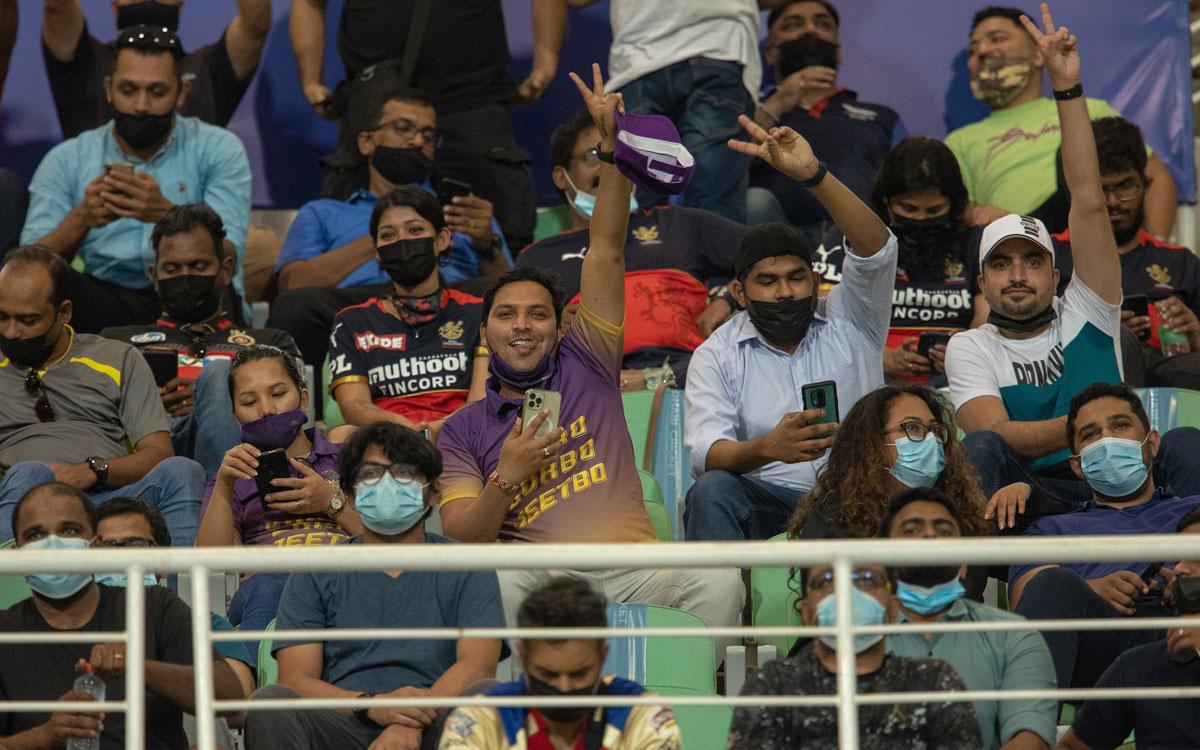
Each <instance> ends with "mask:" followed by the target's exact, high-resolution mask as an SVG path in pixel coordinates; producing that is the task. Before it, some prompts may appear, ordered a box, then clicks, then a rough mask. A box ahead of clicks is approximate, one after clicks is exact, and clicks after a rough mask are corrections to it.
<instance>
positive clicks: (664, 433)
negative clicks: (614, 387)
mask: <svg viewBox="0 0 1200 750" xmlns="http://www.w3.org/2000/svg"><path fill="white" fill-rule="evenodd" d="M621 402H622V405H623V406H624V411H625V422H626V424H628V426H629V437H630V438H631V439H632V441H633V454H634V459H635V460H636V461H637V465H638V467H639V468H643V467H646V462H645V456H646V448H647V443H648V442H649V435H650V418H651V415H652V412H653V409H654V391H632V392H630V393H624V394H621ZM683 430H684V424H683V391H682V390H680V389H678V388H667V389H666V390H664V391H663V399H662V404H661V405H660V406H659V413H658V421H657V423H656V429H655V431H654V441H653V445H652V446H650V461H649V466H648V467H646V468H647V469H648V470H649V471H650V473H652V474H653V475H654V478H655V480H657V481H658V486H659V489H660V490H661V492H662V498H663V506H664V507H665V508H666V509H667V516H668V518H670V520H671V528H672V530H673V536H674V538H675V539H682V538H683V518H682V516H683V510H682V499H683V496H684V495H686V494H687V491H688V488H689V487H691V486H692V475H691V466H690V464H689V462H688V454H687V448H686V447H685V446H684V444H683Z"/></svg>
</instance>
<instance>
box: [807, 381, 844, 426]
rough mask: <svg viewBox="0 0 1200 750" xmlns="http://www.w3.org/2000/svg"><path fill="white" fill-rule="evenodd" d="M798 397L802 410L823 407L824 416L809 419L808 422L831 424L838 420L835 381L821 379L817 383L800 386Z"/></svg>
mask: <svg viewBox="0 0 1200 750" xmlns="http://www.w3.org/2000/svg"><path fill="white" fill-rule="evenodd" d="M800 399H801V401H802V402H803V404H804V410H805V411H808V410H809V409H824V410H825V416H823V417H820V418H819V419H812V420H809V422H808V423H809V424H832V423H833V422H836V421H838V400H837V383H835V382H834V381H832V380H822V381H821V382H819V383H809V384H808V385H805V386H803V387H801V388H800Z"/></svg>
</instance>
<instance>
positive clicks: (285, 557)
mask: <svg viewBox="0 0 1200 750" xmlns="http://www.w3.org/2000/svg"><path fill="white" fill-rule="evenodd" d="M1147 559H1153V560H1156V561H1157V560H1165V561H1168V562H1173V561H1177V560H1185V559H1192V560H1195V559H1200V535H1195V534H1192V535H1189V534H1174V535H1162V536H1123V537H1072V538H1069V539H1068V538H1054V537H1030V538H1023V537H1018V538H1008V539H953V540H922V541H920V542H919V543H914V542H912V541H907V540H905V541H898V540H838V541H812V542H809V541H805V542H794V543H781V542H744V543H694V542H689V543H676V544H657V545H656V544H635V545H616V544H602V545H601V544H569V545H562V544H547V545H524V544H522V545H516V544H513V545H499V546H498V545H495V544H460V545H440V544H439V545H420V546H410V545H347V546H344V547H342V546H339V547H336V548H322V549H314V548H289V547H279V548H276V547H236V548H212V547H210V548H196V549H184V548H179V549H145V548H141V549H91V550H86V551H79V552H76V551H67V552H64V551H59V550H54V551H44V550H29V551H25V550H10V551H5V552H4V553H2V554H0V573H9V574H13V573H15V574H24V573H40V572H63V573H67V572H95V571H109V570H112V571H116V570H122V569H124V570H125V571H126V575H127V577H128V580H130V581H140V580H142V576H143V574H144V573H145V572H146V571H154V572H160V573H162V572H169V573H187V574H190V576H191V607H192V630H193V661H194V670H195V691H196V712H195V713H196V719H197V722H196V726H197V747H198V748H199V750H214V748H215V744H214V742H215V737H214V734H213V726H214V722H213V716H214V714H215V713H216V712H220V711H246V710H272V709H284V708H289V709H295V708H310V709H318V708H351V707H360V706H364V705H367V704H368V702H369V704H370V705H371V706H375V707H400V706H423V707H437V708H444V707H449V706H462V705H477V706H522V705H529V704H530V702H531V699H530V698H529V697H528V696H511V697H498V696H470V697H428V698H388V699H381V698H373V699H370V700H369V701H368V700H367V699H304V700H253V701H251V700H237V701H227V700H215V699H214V696H213V675H212V664H213V662H212V643H213V642H214V641H236V640H252V639H262V638H273V639H276V640H289V639H305V638H308V639H314V638H319V639H322V640H359V639H364V638H369V639H374V640H380V639H399V638H431V639H449V638H462V637H492V638H502V637H503V638H514V637H517V638H519V637H529V636H539V637H577V638H578V637H588V638H592V637H594V638H603V637H609V636H617V637H641V636H645V637H682V636H686V637H696V635H697V631H696V630H695V629H693V628H617V629H613V628H587V629H528V628H526V629H521V628H439V629H422V628H416V629H413V628H408V629H392V630H373V629H371V630H361V629H359V630H352V629H330V630H275V631H243V632H234V633H213V632H212V631H211V628H210V620H209V611H210V609H211V607H210V590H209V573H212V572H236V571H242V570H254V571H262V572H294V571H308V570H325V571H355V570H381V569H385V568H387V569H391V568H396V569H403V570H406V571H436V570H501V569H505V570H515V569H525V568H532V569H548V570H554V569H561V568H582V569H587V568H652V567H653V568H663V567H687V568H731V567H740V568H749V567H797V566H813V565H831V566H832V568H833V571H834V577H835V581H836V588H835V595H836V596H837V604H838V606H837V622H836V625H835V627H831V628H819V627H795V628H793V627H758V628H755V627H728V628H707V629H705V630H704V631H703V633H704V635H705V636H706V637H741V636H750V635H761V636H767V635H806V636H814V635H825V634H830V633H833V634H836V636H837V639H838V646H839V648H838V651H837V660H838V676H837V693H836V694H834V695H808V696H796V695H791V696H787V695H783V696H780V695H776V696H716V695H714V696H636V697H630V696H604V697H600V696H590V697H561V698H551V699H547V698H544V697H540V696H539V697H538V698H537V699H536V700H537V703H538V704H540V705H546V706H551V705H562V706H582V705H589V706H595V705H605V706H607V705H620V706H627V705H641V704H645V705H650V704H661V703H668V704H670V705H676V706H691V705H725V706H750V705H752V706H835V707H836V708H837V710H838V732H839V746H840V747H842V748H844V749H846V750H854V749H855V748H857V747H858V706H859V705H872V704H888V703H896V702H909V703H918V702H925V701H943V702H944V701H952V702H958V701H997V700H1045V699H1054V700H1086V699H1092V698H1121V697H1138V698H1143V699H1151V698H1160V699H1165V698H1175V699H1178V698H1200V687H1196V688H1130V689H1121V690H1107V689H1095V688H1092V689H1071V690H1013V691H996V690H978V691H970V690H968V691H959V692H954V693H871V694H862V695H860V694H858V693H857V679H856V676H855V670H854V659H855V654H854V650H853V639H854V635H855V634H856V633H896V632H922V633H926V632H933V631H936V632H949V631H956V630H960V631H969V630H1031V629H1034V630H1101V629H1130V630H1134V629H1136V630H1143V629H1154V628H1165V627H1180V626H1185V625H1186V626H1191V627H1200V616H1195V617H1188V618H1179V619H1175V618H1157V619H1150V618H1120V619H1112V620H1039V621H1037V622H1035V623H1026V622H1007V621H1001V622H986V623H985V622H962V623H958V622H953V623H951V622H943V623H905V624H891V625H877V626H862V627H859V626H854V625H852V622H851V613H850V610H851V607H850V602H851V587H850V585H849V582H850V574H851V571H852V570H853V567H854V565H855V564H863V563H870V564H878V565H888V566H891V565H901V564H903V565H913V564H929V565H947V564H953V565H958V564H962V563H969V564H990V565H1000V564H1003V565H1007V564H1011V563H1014V562H1025V561H1028V562H1044V561H1053V562H1055V563H1078V562H1101V561H1114V562H1128V561H1138V560H1147ZM125 597H126V618H125V628H126V629H125V630H124V631H123V632H114V633H97V632H94V631H93V632H86V633H84V632H62V633H30V634H21V633H3V634H0V644H3V643H16V642H19V643H34V642H56V643H81V642H86V643H100V642H106V641H124V642H125V644H126V659H125V661H126V670H125V680H126V693H125V694H126V700H125V701H107V702H104V703H73V704H72V705H71V710H72V711H85V710H86V711H124V712H126V713H127V715H128V718H127V721H126V737H125V747H126V748H127V749H128V750H140V748H142V747H143V746H144V738H143V735H144V731H145V727H144V724H145V721H144V718H145V705H144V700H143V696H144V685H145V681H144V679H145V678H144V670H143V666H144V661H145V641H144V627H143V624H142V619H143V616H144V611H145V590H144V589H143V588H142V587H141V586H133V587H130V588H128V589H127V590H126V592H125ZM59 708H61V704H59V703H57V702H55V701H0V711H20V712H46V713H49V712H53V711H55V710H58V709H59Z"/></svg>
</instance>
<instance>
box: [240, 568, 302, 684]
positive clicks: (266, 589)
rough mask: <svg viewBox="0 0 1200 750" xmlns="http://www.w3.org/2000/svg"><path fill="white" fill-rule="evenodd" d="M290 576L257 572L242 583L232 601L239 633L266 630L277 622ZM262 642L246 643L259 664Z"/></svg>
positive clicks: (252, 658)
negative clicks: (271, 623) (259, 647)
mask: <svg viewBox="0 0 1200 750" xmlns="http://www.w3.org/2000/svg"><path fill="white" fill-rule="evenodd" d="M288 575H289V574H287V573H255V574H254V575H252V576H250V577H249V578H247V579H245V580H244V581H242V582H241V583H239V584H238V589H237V591H235V592H233V598H231V599H230V600H229V622H231V623H232V624H233V625H234V627H236V628H238V629H239V630H262V629H263V628H265V627H267V625H268V624H270V622H271V620H274V619H275V615H276V613H277V612H278V611H279V600H280V598H281V597H282V596H283V587H284V584H286V583H287V580H288ZM260 643H261V641H246V650H247V651H249V652H250V658H251V660H252V661H253V662H254V664H255V665H257V664H258V646H259V644H260Z"/></svg>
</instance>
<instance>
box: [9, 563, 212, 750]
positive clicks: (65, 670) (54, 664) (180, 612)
mask: <svg viewBox="0 0 1200 750" xmlns="http://www.w3.org/2000/svg"><path fill="white" fill-rule="evenodd" d="M191 616H192V615H191V610H190V609H189V608H188V606H187V605H186V604H184V602H183V600H182V599H180V598H179V597H177V596H175V595H174V594H172V593H171V592H170V591H169V590H168V589H165V588H163V587H161V586H147V587H146V659H148V660H151V661H161V662H167V663H170V664H185V665H188V666H190V665H191V664H192V624H191ZM124 629H125V589H123V588H115V589H113V588H108V587H107V586H100V603H99V604H98V605H97V607H96V614H95V615H94V616H93V617H92V619H91V621H89V622H88V623H87V624H86V625H84V626H83V627H81V628H79V630H83V631H86V630H94V631H101V632H113V631H120V630H124ZM18 631H32V632H53V631H54V628H51V627H50V625H49V624H47V623H46V621H45V619H43V618H42V616H41V614H40V613H39V612H38V611H37V607H36V606H35V605H34V603H33V598H32V597H31V598H29V599H24V600H22V601H19V602H17V603H16V604H14V605H13V606H12V607H10V608H8V609H6V610H4V611H3V612H0V632H4V633H12V632H18ZM71 632H78V631H71ZM94 645H95V644H93V643H54V644H49V643H28V644H25V643H6V644H0V700H57V699H58V698H59V697H60V696H62V695H64V694H65V693H67V692H69V691H70V690H71V689H72V686H73V685H74V682H75V678H76V677H78V676H79V675H78V674H77V673H76V672H75V663H76V662H77V661H78V660H80V659H85V660H86V659H88V658H89V657H90V656H91V653H92V646H94ZM105 698H106V699H107V700H113V701H120V700H124V699H125V686H124V682H123V681H121V680H113V681H111V682H109V683H108V684H106V685H105ZM48 718H49V717H48V716H47V715H46V714H31V713H20V714H14V713H0V736H5V737H7V736H9V735H13V734H17V733H19V732H24V731H27V730H29V729H33V728H34V727H37V726H40V725H42V724H44V723H46V720H47V719H48ZM145 736H146V744H145V747H147V748H155V749H156V750H157V749H159V748H162V749H163V750H165V749H167V748H171V749H172V750H174V749H175V748H186V747H187V746H188V744H187V737H186V736H185V735H184V733H183V712H182V710H181V709H180V708H179V707H178V706H176V705H175V704H174V703H171V702H170V701H168V700H166V699H165V698H162V697H160V696H157V695H155V694H154V693H147V700H146V735H145ZM100 747H101V748H103V749H104V750H121V749H122V748H124V747H125V716H124V714H122V713H121V712H119V711H113V712H111V713H108V714H107V715H106V716H105V717H104V732H103V733H101V735H100Z"/></svg>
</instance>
